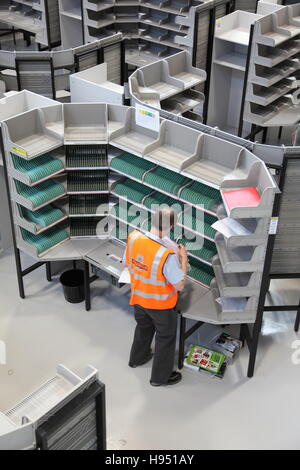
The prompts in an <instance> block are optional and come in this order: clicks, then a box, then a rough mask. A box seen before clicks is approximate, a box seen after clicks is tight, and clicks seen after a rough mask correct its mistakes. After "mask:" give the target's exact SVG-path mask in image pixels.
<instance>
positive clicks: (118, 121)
mask: <svg viewBox="0 0 300 470" xmlns="http://www.w3.org/2000/svg"><path fill="white" fill-rule="evenodd" d="M126 116H128V117H129V108H127V107H126V106H122V105H117V104H108V105H107V132H108V137H109V138H110V137H111V135H112V133H113V132H114V131H118V130H120V129H122V128H124V127H125V122H126Z"/></svg>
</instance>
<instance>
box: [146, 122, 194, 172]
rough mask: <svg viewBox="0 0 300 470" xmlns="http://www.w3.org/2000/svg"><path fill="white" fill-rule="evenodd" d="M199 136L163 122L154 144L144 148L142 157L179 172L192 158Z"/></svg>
mask: <svg viewBox="0 0 300 470" xmlns="http://www.w3.org/2000/svg"><path fill="white" fill-rule="evenodd" d="M200 137H201V135H200V134H199V132H196V131H194V130H193V129H188V128H186V127H183V126H181V125H180V124H176V123H174V122H171V121H163V122H162V124H161V127H160V132H159V137H158V140H157V141H156V142H154V143H153V144H150V145H149V146H147V147H146V149H145V151H144V155H145V156H146V157H147V158H149V159H151V160H153V161H154V162H156V163H158V164H160V163H162V164H163V165H165V166H167V167H169V168H170V169H172V170H175V171H178V170H179V171H180V170H181V169H182V167H183V164H184V162H185V161H186V160H187V159H188V158H190V157H193V156H194V155H195V154H196V152H197V148H198V145H199V142H200Z"/></svg>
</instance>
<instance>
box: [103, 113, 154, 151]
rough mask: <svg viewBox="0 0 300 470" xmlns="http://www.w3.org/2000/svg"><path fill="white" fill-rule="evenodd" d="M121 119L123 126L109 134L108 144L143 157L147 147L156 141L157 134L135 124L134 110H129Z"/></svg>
mask: <svg viewBox="0 0 300 470" xmlns="http://www.w3.org/2000/svg"><path fill="white" fill-rule="evenodd" d="M110 106H111V105H110ZM123 117H124V118H125V122H124V125H123V126H122V127H121V128H119V129H118V130H115V131H113V132H111V134H110V143H111V144H112V145H114V146H116V147H118V148H121V149H123V150H126V151H129V152H133V153H134V154H136V155H143V154H144V153H145V151H146V149H147V148H148V145H151V143H153V142H155V141H156V140H157V138H158V133H157V132H155V131H153V130H151V129H147V128H146V127H142V126H139V125H137V124H136V119H135V109H134V108H129V109H128V110H127V112H126V114H125V116H123Z"/></svg>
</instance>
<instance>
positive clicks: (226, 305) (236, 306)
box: [216, 297, 247, 312]
mask: <svg viewBox="0 0 300 470" xmlns="http://www.w3.org/2000/svg"><path fill="white" fill-rule="evenodd" d="M216 301H217V302H218V303H219V304H221V305H222V310H223V312H228V311H234V312H235V311H241V310H245V308H246V306H247V299H246V298H245V297H218V298H217V299H216Z"/></svg>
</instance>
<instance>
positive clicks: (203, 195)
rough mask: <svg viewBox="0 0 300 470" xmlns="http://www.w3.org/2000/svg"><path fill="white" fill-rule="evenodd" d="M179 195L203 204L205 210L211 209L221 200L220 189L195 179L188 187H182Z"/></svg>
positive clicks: (192, 201) (193, 202)
mask: <svg viewBox="0 0 300 470" xmlns="http://www.w3.org/2000/svg"><path fill="white" fill-rule="evenodd" d="M180 197H181V198H182V199H184V200H186V201H188V202H191V203H192V204H198V205H203V207H204V208H205V209H207V210H210V209H212V208H213V207H215V206H216V205H218V204H220V203H221V201H222V198H221V194H220V191H218V190H217V189H215V188H211V187H210V186H206V185H205V184H202V183H198V182H197V181H195V182H194V183H193V184H192V185H191V186H189V187H188V188H184V189H183V190H182V191H181V193H180Z"/></svg>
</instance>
